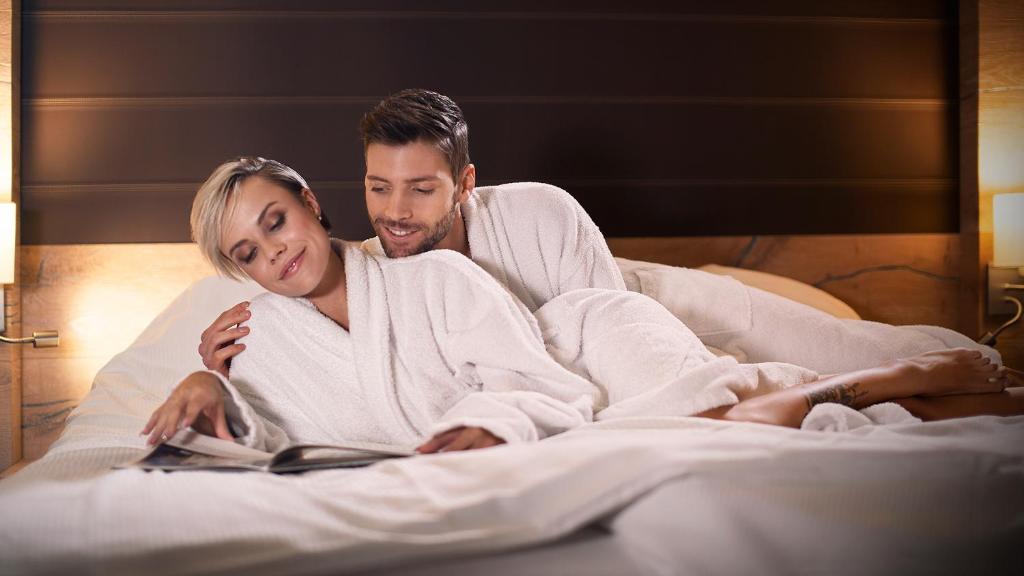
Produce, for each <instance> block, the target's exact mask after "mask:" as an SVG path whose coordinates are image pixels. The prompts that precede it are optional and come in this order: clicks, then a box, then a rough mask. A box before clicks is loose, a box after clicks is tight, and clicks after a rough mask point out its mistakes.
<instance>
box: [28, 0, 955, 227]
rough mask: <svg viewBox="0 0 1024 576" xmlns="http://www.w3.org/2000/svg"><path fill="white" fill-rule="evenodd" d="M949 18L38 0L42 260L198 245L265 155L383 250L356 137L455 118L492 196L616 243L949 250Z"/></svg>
mask: <svg viewBox="0 0 1024 576" xmlns="http://www.w3.org/2000/svg"><path fill="white" fill-rule="evenodd" d="M956 22H957V10H956V4H955V3H951V2H949V1H946V0H903V1H897V2H863V1H860V0H842V1H833V2H809V1H807V0H779V1H774V2H763V1H760V0H725V1H721V2H705V1H701V0H687V1H674V2H665V1H662V0H639V1H633V2H630V3H629V4H628V8H626V7H624V5H623V4H622V3H621V2H619V1H618V0H602V1H598V2H589V3H587V6H586V7H581V6H580V5H579V3H578V2H569V1H565V0H546V1H543V2H541V1H528V2H523V1H522V0H517V1H512V0H502V1H498V2H486V3H480V2H471V1H467V0H439V1H435V2H431V3H430V5H429V8H424V5H423V3H422V2H419V1H418V0H384V1H381V0H375V1H373V2H370V1H369V0H367V1H359V2H328V1H323V0H303V1H295V0H258V1H252V0H206V1H191V2H180V1H179V2H169V1H168V2H161V1H152V2H146V3H145V4H144V5H142V8H140V5H139V3H138V2H136V1H134V0H93V1H89V0H25V2H23V17H22V26H23V29H24V34H23V42H22V49H23V50H22V59H23V67H22V96H23V100H22V134H21V137H22V145H23V146H22V200H23V204H22V214H23V219H24V230H23V236H22V240H23V242H24V243H26V244H79V243H104V242H119V243H120V242H181V241H188V230H187V227H186V219H185V218H184V217H182V218H180V219H176V218H168V217H167V215H168V214H181V215H184V214H186V212H187V210H188V207H189V205H190V200H191V197H192V195H193V193H194V190H195V187H196V185H197V183H199V182H201V181H202V180H203V179H204V178H205V177H206V175H207V174H208V173H209V171H210V170H211V169H212V168H213V167H214V166H215V165H216V164H217V163H218V162H220V161H221V160H224V159H227V158H229V157H233V156H238V155H254V154H259V155H263V156H267V157H271V158H275V159H278V160H282V161H284V162H286V163H289V164H292V165H293V166H294V167H295V168H297V169H298V170H299V171H300V173H302V174H304V175H305V176H306V177H307V179H308V180H310V181H311V183H312V185H313V187H314V190H315V191H317V192H318V193H319V195H320V198H321V203H322V204H325V208H326V210H327V211H328V214H329V215H330V217H331V221H332V222H334V223H335V225H336V227H337V229H338V231H339V232H340V233H341V234H342V235H343V236H346V237H351V238H361V237H366V236H367V235H368V234H369V232H370V229H369V227H368V224H367V222H366V218H365V217H364V212H363V208H362V206H363V204H362V175H363V165H362V150H361V147H360V144H359V141H358V137H357V133H356V125H357V122H358V120H359V118H360V116H361V115H362V113H363V112H365V111H366V110H367V109H368V108H369V107H371V106H372V105H373V104H374V103H375V102H376V101H377V100H379V99H380V98H381V97H383V96H384V95H386V94H388V93H390V92H393V91H396V90H398V89H401V88H407V87H425V88H432V89H435V90H439V91H441V92H444V93H447V94H449V95H451V96H452V97H453V98H455V99H456V100H457V101H458V102H460V104H461V105H462V107H463V109H464V112H465V114H466V116H467V119H468V121H469V124H470V135H471V143H472V146H471V151H472V157H473V160H474V162H475V163H476V165H477V168H478V176H479V178H480V179H481V182H482V183H484V184H487V183H498V182H509V181H521V180H537V181H543V182H550V183H553V184H557V185H560V186H562V187H564V188H566V189H567V190H568V191H569V192H570V193H572V194H574V195H575V196H576V197H577V198H578V199H579V200H580V202H581V203H582V204H583V206H584V207H585V208H586V209H587V210H588V212H590V214H591V215H592V216H593V217H594V219H595V221H596V222H597V223H598V225H599V226H601V228H602V230H603V231H604V232H605V234H606V235H608V236H610V237H635V236H659V237H672V236H704V235H748V234H855V233H956V232H957V230H958V214H959V212H958V208H957V206H958V196H957V190H958V165H957V149H958V142H957V110H958V107H957V104H958V81H957V67H956V62H957V27H956Z"/></svg>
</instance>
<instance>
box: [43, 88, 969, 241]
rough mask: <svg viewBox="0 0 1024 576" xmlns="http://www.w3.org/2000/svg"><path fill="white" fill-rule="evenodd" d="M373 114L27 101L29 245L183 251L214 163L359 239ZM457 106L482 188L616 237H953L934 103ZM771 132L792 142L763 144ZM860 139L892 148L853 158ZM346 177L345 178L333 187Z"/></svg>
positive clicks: (951, 159)
mask: <svg viewBox="0 0 1024 576" xmlns="http://www.w3.org/2000/svg"><path fill="white" fill-rule="evenodd" d="M370 105H371V103H370V102H363V103H358V104H355V103H345V102H337V101H326V102H325V101H311V102H289V101H288V100H287V99H274V100H271V101H257V102H253V101H247V100H242V101H238V102H225V101H216V100H208V101H205V102H203V103H198V104H197V103H190V102H185V101H182V100H176V101H170V102H166V103H164V104H161V105H160V106H155V105H154V106H138V107H130V108H129V107H125V106H121V105H110V106H96V105H95V104H88V103H86V104H68V105H63V104H62V105H42V106H40V105H38V104H36V105H34V107H33V112H32V122H31V123H30V124H28V125H27V126H25V128H24V131H23V134H24V136H23V145H24V148H25V156H26V158H40V159H42V158H45V159H46V162H45V163H42V162H37V163H35V164H32V163H28V162H26V165H25V172H24V173H25V186H24V190H25V203H24V208H23V211H24V214H25V218H26V231H25V241H26V243H29V244H34V243H41V242H53V243H76V242H80V241H82V240H83V238H88V239H90V240H91V241H104V242H119V241H120V242H126V241H164V242H167V241H181V240H186V239H187V238H188V232H187V228H186V220H187V213H188V207H189V206H190V203H191V198H192V195H193V194H194V190H195V188H196V187H197V186H198V183H199V182H201V181H202V179H203V178H205V176H206V174H207V173H208V172H209V170H211V169H212V167H213V166H214V165H215V164H216V162H219V161H221V160H223V159H227V158H229V157H233V156H237V155H248V154H257V153H259V154H263V155H266V156H268V157H273V158H276V159H279V160H282V161H284V162H286V163H289V164H291V165H292V166H293V167H295V168H296V169H297V170H299V171H300V172H301V173H302V174H303V175H305V176H306V177H307V179H309V180H310V182H311V184H312V185H313V187H314V190H316V191H318V192H319V193H320V195H321V196H323V199H324V200H325V202H326V206H325V208H326V209H327V211H328V214H329V215H330V217H331V219H332V221H333V222H335V225H336V226H337V230H338V233H339V234H340V235H342V236H347V237H353V238H358V237H363V236H365V235H367V234H368V233H369V228H368V227H367V226H366V224H365V222H364V221H363V220H364V219H363V218H362V214H363V203H362V200H361V189H362V184H361V182H362V151H361V147H360V145H359V143H358V142H357V139H356V136H355V133H354V130H349V129H348V127H347V126H346V125H345V124H344V123H343V122H342V121H341V119H343V118H356V117H358V116H359V114H360V113H361V111H362V110H364V109H366V108H367V107H369V106H370ZM464 109H465V113H466V115H467V117H468V118H469V120H470V122H471V126H472V131H473V132H472V133H473V134H474V138H473V139H472V150H473V153H472V154H473V160H474V162H475V163H476V165H477V168H478V174H479V175H480V178H481V182H482V183H488V182H491V183H494V182H508V181H517V180H541V181H546V182H551V183H553V184H556V185H560V186H563V187H564V188H566V189H567V190H569V191H570V192H571V193H573V194H574V195H575V196H576V197H577V198H578V199H579V200H580V202H581V203H582V204H583V205H584V207H585V208H586V209H587V210H588V211H589V212H591V214H592V215H593V216H594V218H595V220H596V221H597V222H598V224H599V225H600V226H601V227H602V229H603V230H604V231H605V233H606V234H609V235H611V236H630V235H640V234H645V235H662V236H674V235H703V234H742V233H745V232H750V231H757V232H759V233H772V234H781V233H788V232H793V231H801V232H804V233H853V232H865V231H871V232H930V231H936V230H940V231H952V230H956V228H957V211H956V206H955V204H952V203H950V202H949V201H948V199H949V198H950V197H951V196H953V195H955V191H956V178H955V176H956V171H955V152H956V150H955V148H954V147H950V146H935V145H933V144H934V143H935V142H941V141H942V139H943V134H944V133H945V132H946V131H947V130H949V129H950V128H949V124H950V122H951V120H950V119H949V115H950V112H949V109H948V107H946V106H945V105H942V104H941V103H934V102H926V103H915V104H909V105H908V104H902V103H898V104H892V103H884V102H868V103H859V104H855V105H851V104H849V103H835V102H819V103H818V104H816V105H809V104H806V103H793V102H784V103H781V104H780V103H764V102H748V101H739V102H734V103H728V104H723V103H721V102H707V101H704V102H699V101H677V102H654V103H647V104H643V105H640V104H634V103H603V104H598V103H574V104H551V103H529V104H517V103H482V102H473V101H471V102H469V103H467V104H465V105H464ZM769 111H770V112H769ZM251 118H260V120H259V121H258V122H252V121H250V119H251ZM292 126H303V127H304V129H303V130H302V134H301V135H300V136H301V137H296V138H293V139H279V138H278V135H279V134H281V133H284V132H289V131H291V129H290V127H292ZM652 127H654V128H652ZM203 133H206V134H208V135H207V136H205V137H203V138H200V139H197V138H196V136H195V135H196V134H203ZM477 133H479V134H484V135H489V136H490V137H484V138H480V139H477V138H476V137H475V135H476V134H477ZM781 133H786V134H788V138H789V140H788V146H785V147H777V146H775V142H776V140H777V139H778V135H779V134H781ZM737 134H744V135H745V136H744V137H743V138H737V137H736V135H737ZM676 135H680V136H676ZM678 137H684V138H686V139H689V140H691V141H693V142H700V143H701V146H700V147H699V149H694V150H692V151H691V152H689V153H685V154H681V153H680V151H679V150H678V149H675V148H668V147H664V146H657V145H650V144H651V143H657V142H664V141H667V140H672V139H675V138H678ZM80 139H85V140H87V141H88V142H90V143H93V145H90V146H83V145H82V142H81V141H80ZM570 140H572V141H574V142H575V144H573V145H567V142H568V141H570ZM864 141H879V142H886V143H888V146H886V147H882V146H879V147H866V148H862V147H858V146H855V145H853V144H852V143H853V142H864ZM324 142H329V143H330V144H329V145H326V146H325V145H323V143H324ZM924 143H928V144H927V145H926V144H924ZM636 150H643V151H644V152H645V153H644V154H641V155H637V154H635V153H634V151H636ZM513 151H515V152H514V153H513ZM152 158H159V159H160V161H159V162H158V163H154V162H153V161H152ZM343 175H348V176H349V178H348V179H346V180H340V181H339V180H337V179H336V178H337V177H340V176H343ZM105 179H109V180H105ZM99 206H102V207H103V209H102V210H97V209H95V208H94V207H99ZM840 207H846V209H843V210H839V209H838V208H840ZM851 207H856V209H852V208H851ZM168 214H180V215H181V217H180V219H179V220H177V221H172V220H169V219H168V218H167V215H168ZM708 214H710V215H713V216H714V217H712V218H707V217H705V216H706V215H708Z"/></svg>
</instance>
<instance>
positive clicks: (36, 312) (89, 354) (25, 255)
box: [21, 244, 212, 459]
mask: <svg viewBox="0 0 1024 576" xmlns="http://www.w3.org/2000/svg"><path fill="white" fill-rule="evenodd" d="M211 273H212V271H211V269H210V268H209V266H208V265H207V264H206V263H205V262H204V261H203V260H202V258H201V257H200V255H199V252H198V250H197V249H196V247H195V245H193V244H171V245H167V244H142V245H86V246H25V247H23V248H22V264H21V274H22V289H23V297H24V306H23V314H24V316H23V319H24V322H25V326H26V330H40V329H56V330H58V331H59V332H60V337H61V344H60V346H59V347H58V348H43V349H32V348H28V349H25V350H24V357H23V387H24V396H23V400H22V411H23V416H24V417H23V424H22V426H23V428H22V432H23V444H24V456H25V458H28V459H34V458H38V457H39V456H41V455H42V454H43V453H44V452H45V451H46V449H47V448H48V447H49V445H50V444H51V443H53V441H54V440H56V439H57V437H58V436H59V435H60V431H61V430H62V429H63V426H64V419H65V418H66V417H67V415H68V413H69V412H70V411H71V410H72V409H73V408H74V407H75V406H76V405H77V404H78V402H79V401H81V399H82V397H83V396H84V395H85V394H86V392H88V390H89V387H90V386H91V384H92V379H93V376H94V375H95V374H96V371H97V370H99V369H100V368H101V367H102V366H103V364H105V363H106V362H107V361H108V360H109V359H110V358H111V357H112V356H113V355H114V354H116V353H117V352H119V351H121V350H123V349H124V348H126V347H127V346H128V345H129V344H130V343H131V342H132V340H134V339H135V337H136V336H137V335H138V334H139V333H140V332H141V331H142V329H143V328H145V326H146V325H147V324H148V323H149V322H150V321H151V320H152V319H153V318H154V317H155V316H156V314H157V313H158V312H159V311H160V310H161V309H163V308H164V307H165V306H166V305H167V304H168V303H169V302H170V301H171V300H172V299H173V298H174V297H175V296H177V295H178V294H179V293H180V292H181V291H182V290H184V289H185V288H186V287H187V286H188V285H189V284H191V283H192V282H194V281H195V280H197V279H199V278H201V277H204V276H207V275H209V274H211ZM198 338H199V335H198V334H197V335H196V344H197V345H198V342H199V340H198Z"/></svg>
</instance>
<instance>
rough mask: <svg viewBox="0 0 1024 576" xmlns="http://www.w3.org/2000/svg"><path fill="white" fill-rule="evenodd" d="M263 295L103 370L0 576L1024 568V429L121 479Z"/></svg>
mask: <svg viewBox="0 0 1024 576" xmlns="http://www.w3.org/2000/svg"><path fill="white" fill-rule="evenodd" d="M719 272H728V271H725V270H719ZM748 280H750V279H748ZM750 281H753V280H750ZM258 290H259V289H258V287H256V286H254V285H252V284H245V283H242V284H239V283H234V282H231V281H228V280H224V279H219V278H208V279H205V280H202V281H200V282H198V283H197V284H195V285H194V286H192V287H191V288H190V289H188V290H186V291H185V292H184V293H183V294H182V295H181V296H179V297H178V298H177V299H176V300H175V301H174V302H173V303H172V304H171V305H170V306H169V307H168V308H167V309H166V310H165V311H164V312H163V313H161V314H160V315H159V316H158V317H157V318H156V319H155V320H153V322H152V323H151V324H150V325H149V327H148V328H147V329H146V330H145V331H144V332H143V333H142V335H140V336H139V338H138V339H137V340H136V341H135V342H134V343H133V344H132V345H131V346H130V347H129V348H128V349H127V350H125V351H124V352H122V353H120V354H118V355H117V356H115V357H114V358H113V359H112V360H111V361H110V362H109V363H108V364H107V365H106V366H105V367H104V368H103V369H102V370H101V371H100V372H99V374H97V376H96V379H95V382H94V385H93V389H92V391H91V392H90V393H89V395H88V396H87V397H86V399H85V400H84V401H83V402H82V404H81V405H80V406H79V407H78V408H77V409H76V410H75V412H74V413H73V415H72V416H71V417H70V418H69V421H68V424H67V427H66V429H65V432H64V433H63V435H62V436H61V438H60V440H58V442H57V443H56V444H54V445H53V447H52V448H51V449H50V451H49V452H48V453H47V454H46V455H45V456H44V457H43V458H42V459H40V460H38V461H36V462H34V463H32V464H30V465H28V466H27V467H25V468H24V469H23V470H22V471H20V472H19V473H18V474H16V475H14V476H13V477H11V478H8V479H6V480H3V481H2V482H0V557H2V563H0V573H4V574H61V573H71V572H74V573H101V574H137V573H143V572H144V573H147V574H242V573H244V574H282V573H287V574H342V573H344V574H375V575H377V574H379V575H383V574H407V575H414V574H415V575H428V574H448V575H450V574H479V573H484V572H486V573H489V574H494V575H501V574H524V573H529V574H598V575H600V574H736V573H753V572H756V573H775V574H811V573H830V574H863V573H891V574H963V573H968V572H970V573H983V572H985V573H1020V572H1021V570H1024V555H1021V554H1020V552H1019V551H1020V545H1021V542H1022V541H1024V540H1022V537H1024V489H1022V486H1024V417H1016V418H992V417H978V418H969V419H961V420H957V421H948V422H940V423H920V422H915V421H904V422H901V423H897V424H890V425H884V426H883V425H857V424H854V425H846V426H827V425H826V426H819V427H817V428H816V429H806V430H791V429H782V428H774V427H768V426H761V425H756V424H736V423H724V422H718V421H710V420H702V419H695V418H634V419H627V420H618V421H613V422H603V423H596V424H591V425H587V426H584V427H582V428H580V429H577V430H574V431H572V432H569V433H566V434H562V435H560V436H557V437H554V438H551V439H548V440H544V441H542V442H539V443H535V444H526V445H512V446H503V447H498V448H495V449H489V450H483V451H476V452H467V453H455V454H445V455H440V456H431V457H416V458H411V459H406V460H400V461H388V462H384V463H380V464H377V465H375V466H372V467H370V468H367V469H362V470H356V471H341V470H333V471H320V472H311V473H306V474H302V475H289V476H274V475H265V474H250V473H238V474H227V473H215V472H188V473H146V472H142V471H139V470H111V467H112V466H113V465H116V464H121V463H125V462H130V461H132V460H134V459H138V458H139V457H141V456H142V454H144V453H145V451H146V448H145V447H144V445H143V441H144V439H143V438H142V437H141V436H139V435H138V430H139V429H141V428H142V426H143V424H144V422H145V419H146V417H147V416H148V414H149V413H150V411H151V410H152V409H153V408H155V407H156V406H157V405H158V404H159V403H160V402H161V401H162V400H163V398H164V397H165V395H166V394H167V392H168V391H169V389H170V388H171V387H172V386H173V385H174V384H175V383H176V382H177V381H178V380H179V379H180V377H181V376H182V375H184V374H186V373H188V372H190V371H191V370H193V369H199V368H201V364H200V360H199V358H198V356H197V355H196V353H195V340H196V335H197V334H199V332H200V331H201V330H202V329H203V328H204V327H206V326H207V325H208V324H209V322H210V321H211V320H212V318H213V317H215V315H216V314H217V313H219V312H220V311H221V310H223V309H224V308H226V307H227V306H229V305H231V304H234V303H235V302H237V301H238V300H240V299H243V298H247V297H250V296H252V295H253V294H255V293H256V292H257V291H258ZM829 409H830V407H829V406H828V405H822V406H819V407H816V408H815V410H814V412H812V414H811V416H809V417H808V420H812V419H813V420H815V421H818V422H829V421H832V419H835V418H837V417H838V416H837V415H836V414H833V413H831V412H830V411H829ZM812 417H813V418H812Z"/></svg>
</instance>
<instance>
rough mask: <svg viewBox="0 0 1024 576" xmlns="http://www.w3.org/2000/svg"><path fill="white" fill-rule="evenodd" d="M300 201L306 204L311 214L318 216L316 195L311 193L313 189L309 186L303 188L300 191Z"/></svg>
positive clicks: (318, 209)
mask: <svg viewBox="0 0 1024 576" xmlns="http://www.w3.org/2000/svg"><path fill="white" fill-rule="evenodd" d="M301 198H302V203H303V204H305V205H306V207H307V208H309V209H310V210H311V211H312V212H313V216H316V217H317V218H319V217H320V214H321V212H320V203H319V202H317V200H316V196H314V195H313V191H312V190H310V189H309V188H303V189H302V193H301Z"/></svg>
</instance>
